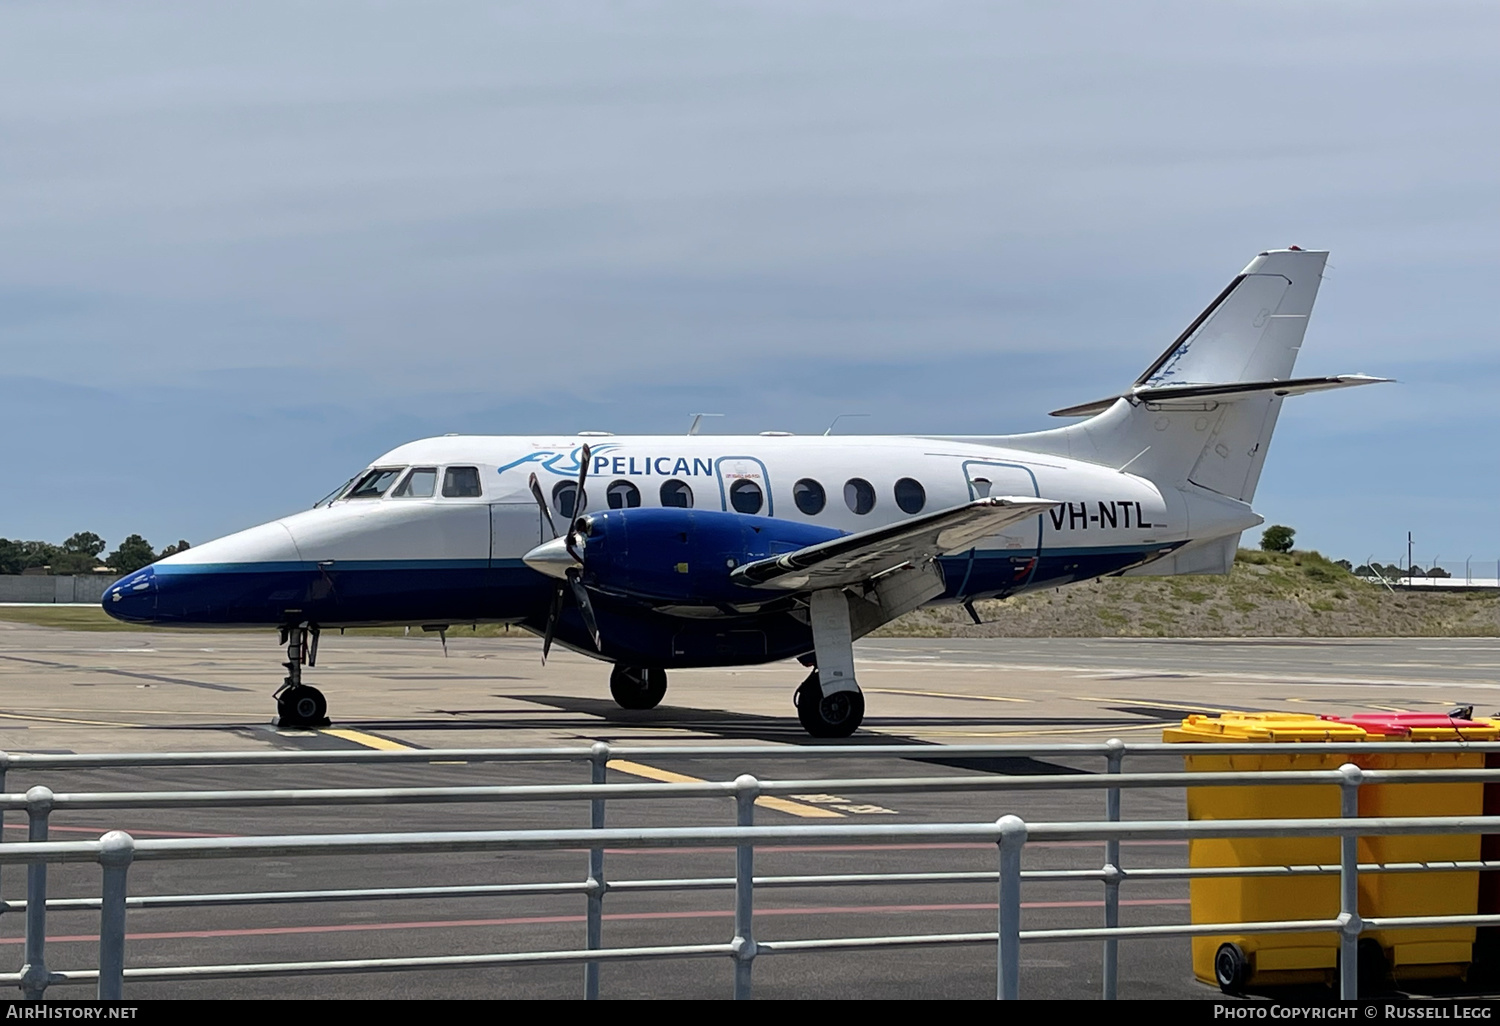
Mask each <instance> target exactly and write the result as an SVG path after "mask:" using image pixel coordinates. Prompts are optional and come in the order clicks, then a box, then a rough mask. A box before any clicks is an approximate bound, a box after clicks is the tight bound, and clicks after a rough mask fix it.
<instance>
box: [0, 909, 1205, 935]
mask: <svg viewBox="0 0 1500 1026" xmlns="http://www.w3.org/2000/svg"><path fill="white" fill-rule="evenodd" d="M1188 903H1189V902H1188V899H1187V898H1133V899H1129V900H1125V901H1121V902H1120V904H1121V905H1136V906H1142V905H1186V904H1188ZM1021 907H1022V908H1103V907H1104V902H1102V901H1026V902H1022V903H1021ZM993 911H995V905H994V903H993V902H975V903H965V904H955V905H833V906H826V907H822V908H765V909H756V910H755V914H756V916H826V915H870V914H876V915H882V914H883V915H900V914H903V913H907V912H993ZM604 918H605V919H606V920H609V921H612V922H624V921H640V920H664V919H732V918H734V912H733V911H730V910H726V909H695V910H692V911H687V912H615V913H609V914H606V915H605V916H604ZM584 921H585V917H584V916H580V915H565V916H514V917H509V918H505V919H438V920H418V921H414V922H404V923H331V924H325V925H322V926H262V927H250V928H246V929H238V930H173V931H165V932H158V933H131V934H127V935H126V939H127V940H133V941H142V940H188V939H202V938H211V937H275V936H283V935H293V934H319V933H363V932H368V931H379V930H444V929H454V928H457V927H466V926H468V927H473V926H546V925H555V924H559V923H581V922H584ZM98 939H99V937H98V936H97V935H96V934H73V935H65V936H61V937H48V938H47V941H48V943H66V942H74V941H76V942H95V941H98ZM23 943H25V940H24V938H21V937H6V938H0V944H23Z"/></svg>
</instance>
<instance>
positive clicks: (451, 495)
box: [443, 467, 482, 499]
mask: <svg viewBox="0 0 1500 1026" xmlns="http://www.w3.org/2000/svg"><path fill="white" fill-rule="evenodd" d="M481 494H482V493H481V492H480V490H479V468H478V467H449V468H448V469H447V470H446V471H445V472H444V473H443V497H444V498H447V499H477V498H479V496H480V495H481Z"/></svg>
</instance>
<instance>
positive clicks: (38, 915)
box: [21, 786, 52, 1000]
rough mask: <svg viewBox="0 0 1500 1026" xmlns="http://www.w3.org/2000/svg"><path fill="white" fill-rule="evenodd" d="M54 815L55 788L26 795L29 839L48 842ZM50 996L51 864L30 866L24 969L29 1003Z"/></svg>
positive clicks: (24, 992) (23, 985)
mask: <svg viewBox="0 0 1500 1026" xmlns="http://www.w3.org/2000/svg"><path fill="white" fill-rule="evenodd" d="M51 813H52V789H51V788H49V787H41V786H37V787H33V788H32V789H31V790H29V791H27V792H26V819H27V828H26V839H27V840H28V841H45V840H46V839H47V817H48V816H49V815H51ZM46 993H47V863H45V862H33V863H31V865H29V866H27V867H26V964H25V965H23V966H22V967H21V994H22V995H23V996H24V997H26V998H27V999H29V1000H37V999H40V998H41V997H42V996H43V995H44V994H46Z"/></svg>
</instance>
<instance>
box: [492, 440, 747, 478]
mask: <svg viewBox="0 0 1500 1026" xmlns="http://www.w3.org/2000/svg"><path fill="white" fill-rule="evenodd" d="M619 448H620V446H619V445H617V444H613V443H610V444H605V445H591V446H589V454H590V457H591V459H590V461H589V462H590V463H591V464H592V466H590V467H589V473H590V474H617V475H620V476H625V477H637V476H639V477H712V476H713V473H714V460H713V458H712V457H710V458H708V459H704V458H703V457H701V456H694V457H692V458H688V457H686V456H606V455H603V454H604V453H605V452H608V451H610V450H613V449H619ZM582 458H583V446H581V445H580V446H579V447H578V448H576V449H573V450H571V451H569V452H565V453H563V452H557V451H556V450H554V449H540V450H538V451H536V452H533V453H530V454H528V455H526V456H522V457H521V458H520V459H518V460H512V461H511V462H510V463H507V464H505V466H503V467H500V468H499V473H501V474H503V473H505V472H506V471H507V470H511V469H513V468H515V467H520V466H524V465H526V464H528V463H536V464H540V465H541V467H542V469H544V470H549V471H551V472H552V473H554V474H556V475H557V476H559V477H577V476H578V472H579V471H580V470H582V469H583V468H582V467H580V466H579V465H578V461H579V460H580V459H582ZM735 476H744V475H735ZM750 476H758V475H750Z"/></svg>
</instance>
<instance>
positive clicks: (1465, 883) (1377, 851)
mask: <svg viewBox="0 0 1500 1026" xmlns="http://www.w3.org/2000/svg"><path fill="white" fill-rule="evenodd" d="M1497 738H1500V724H1497V723H1495V722H1491V721H1466V720H1451V719H1450V718H1448V717H1446V716H1441V715H1437V716H1433V715H1430V714H1420V715H1411V714H1389V713H1387V714H1379V715H1372V716H1367V717H1366V716H1361V717H1351V718H1347V719H1334V718H1323V717H1319V716H1315V715H1310V714H1302V713H1226V714H1224V715H1221V716H1199V715H1195V716H1189V717H1188V718H1187V719H1186V720H1184V721H1183V722H1182V724H1181V725H1180V726H1178V727H1172V728H1168V729H1167V730H1166V731H1165V732H1164V734H1163V739H1164V740H1166V741H1176V742H1187V743H1198V744H1203V743H1209V744H1211V743H1213V742H1216V741H1217V742H1233V743H1244V742H1264V743H1266V744H1268V745H1276V746H1278V747H1277V750H1275V751H1267V752H1266V753H1265V754H1254V755H1214V754H1212V753H1209V752H1205V753H1203V754H1189V755H1185V761H1186V765H1187V769H1188V771H1189V772H1229V771H1236V772H1238V771H1267V770H1315V769H1336V768H1337V767H1338V766H1340V765H1342V764H1343V763H1345V762H1353V763H1354V764H1355V765H1358V766H1360V767H1362V768H1364V769H1372V770H1373V769H1417V768H1428V769H1453V768H1470V767H1472V768H1478V767H1481V766H1483V765H1484V756H1483V755H1482V754H1478V753H1474V752H1466V751H1462V750H1458V751H1454V752H1451V753H1450V752H1432V753H1428V752H1413V753H1411V754H1404V753H1397V754H1382V753H1368V754H1365V753H1351V754H1349V755H1345V754H1342V753H1331V754H1326V755H1325V754H1318V753H1299V752H1297V751H1296V750H1295V748H1294V747H1293V748H1290V749H1288V748H1284V747H1281V746H1283V745H1292V746H1295V745H1296V744H1297V743H1299V742H1301V743H1307V742H1324V741H1331V742H1351V743H1363V742H1365V741H1392V740H1411V741H1439V740H1452V741H1463V740H1470V741H1491V740H1495V739H1497ZM1187 795H1188V798H1187V803H1188V818H1189V819H1192V820H1216V819H1263V818H1296V819H1311V818H1337V817H1338V815H1339V811H1340V797H1339V788H1338V786H1337V785H1334V784H1328V785H1307V786H1286V785H1273V786H1254V785H1252V786H1246V787H1196V788H1195V787H1189V788H1188V789H1187ZM1483 795H1484V788H1483V785H1482V784H1383V785H1366V786H1364V787H1361V788H1360V803H1359V809H1360V815H1361V816H1418V815H1429V816H1447V815H1477V814H1479V813H1480V812H1481V811H1482V809H1483V804H1484V796H1483ZM1479 843H1480V842H1479V837H1478V836H1461V835H1436V836H1430V835H1424V836H1420V837H1371V838H1361V839H1360V844H1359V860H1360V861H1361V862H1439V861H1442V862H1446V861H1454V860H1459V859H1477V858H1478V857H1479ZM1338 861H1339V841H1338V838H1336V837H1247V838H1235V839H1208V838H1205V839H1195V840H1193V841H1192V842H1190V844H1189V848H1188V864H1189V865H1190V866H1194V867H1199V866H1305V865H1328V864H1337V863H1338ZM1478 875H1479V874H1477V873H1472V872H1470V873H1419V874H1399V875H1398V874H1375V873H1366V874H1361V876H1360V901H1359V904H1360V909H1359V911H1360V915H1361V916H1404V915H1460V914H1472V913H1473V912H1475V911H1476V909H1477V907H1478V889H1479V881H1478ZM1190 894H1191V899H1192V919H1193V922H1195V923H1226V922H1256V921H1262V922H1263V921H1270V920H1286V919H1332V918H1333V917H1335V916H1337V915H1338V912H1339V882H1338V877H1337V876H1302V877H1249V878H1222V879H1195V880H1193V881H1191V883H1190ZM1338 941H1339V938H1338V935H1337V934H1336V933H1333V932H1327V933H1274V934H1241V935H1231V936H1214V937H1195V938H1193V973H1194V975H1195V976H1197V977H1198V978H1199V979H1200V980H1203V981H1204V982H1205V983H1217V984H1218V985H1219V986H1220V987H1222V988H1224V989H1226V990H1230V991H1237V990H1241V989H1243V988H1244V987H1245V986H1247V985H1267V984H1271V985H1274V984H1290V983H1310V982H1317V981H1319V980H1325V979H1328V978H1329V974H1330V973H1331V972H1332V971H1333V970H1334V968H1335V967H1336V966H1337V963H1338V947H1339V944H1338ZM1372 942H1373V945H1378V946H1379V949H1380V951H1381V954H1382V958H1383V961H1384V963H1385V965H1384V966H1382V967H1378V968H1379V970H1388V971H1389V972H1391V973H1392V974H1393V975H1394V976H1395V977H1396V978H1412V977H1418V976H1429V977H1430V976H1443V975H1462V974H1463V973H1464V971H1465V970H1466V969H1467V967H1468V963H1469V961H1470V959H1471V957H1472V946H1473V942H1474V930H1473V928H1463V927H1447V928H1437V929H1428V930H1391V931H1382V932H1373V933H1369V934H1367V935H1366V936H1365V937H1364V938H1362V943H1361V949H1362V954H1361V962H1362V963H1363V962H1364V961H1365V959H1366V958H1367V957H1370V956H1371V955H1373V949H1372ZM1376 969H1377V967H1374V966H1362V971H1364V972H1370V971H1372V970H1376ZM1367 978H1368V977H1367Z"/></svg>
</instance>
